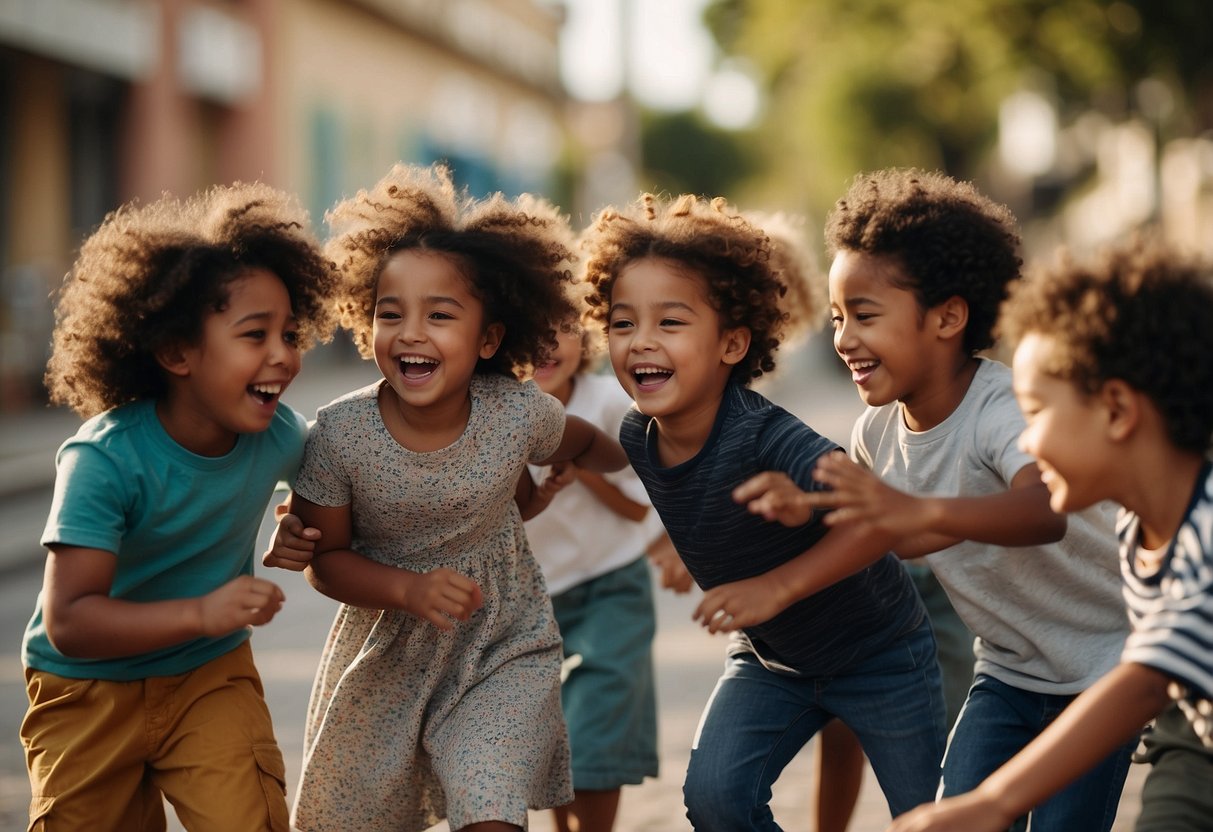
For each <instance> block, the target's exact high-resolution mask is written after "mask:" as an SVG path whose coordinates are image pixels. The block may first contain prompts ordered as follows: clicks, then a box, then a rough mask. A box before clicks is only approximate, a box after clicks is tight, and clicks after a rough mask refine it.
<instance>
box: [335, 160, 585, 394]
mask: <svg viewBox="0 0 1213 832" xmlns="http://www.w3.org/2000/svg"><path fill="white" fill-rule="evenodd" d="M326 219H327V220H328V223H329V226H330V228H331V229H332V231H333V235H334V236H333V237H331V238H330V239H329V241H328V242H327V243H326V244H325V251H326V253H327V254H328V255H329V257H330V258H331V259H332V260H333V261H334V264H335V266H336V268H337V271H338V272H339V273H340V275H341V291H340V296H341V300H340V303H339V307H340V309H341V322H342V324H343V325H344V326H346V327H348V328H349V329H350V331H351V332H353V334H354V342H355V344H357V346H358V351H359V352H360V353H361V354H362V356H363V357H364V358H371V357H373V356H374V345H373V335H372V333H373V330H374V310H375V297H376V292H377V291H378V285H379V275H380V274H381V273H382V271H383V267H384V265H385V264H386V263H387V261H388V259H390V258H391V256H392V255H393V254H395V253H397V252H400V251H408V250H420V251H428V252H435V253H440V254H443V255H445V256H448V257H450V258H451V260H452V262H453V263H454V264H455V265H456V267H457V268H458V269H459V271H460V273H461V274H462V275H463V276H464V277H465V278H466V279H467V280H468V283H469V285H470V287H471V289H472V291H473V292H474V293H475V294H476V296H477V297H478V298H479V299H480V301H481V302H482V303H483V304H484V307H485V316H486V317H485V322H486V323H493V322H495V323H500V324H502V325H503V327H504V329H505V334H504V336H503V338H502V341H501V345H500V347H498V349H497V352H496V353H495V354H494V355H493V356H492V357H491V358H487V359H486V358H482V359H480V360H479V361H478V362H477V365H476V372H478V373H503V374H506V375H513V376H515V377H518V376H519V375H520V374H521V373H522V372H524V370H525V368H527V367H529V366H534V365H536V364H539V363H542V362H543V361H544V360H546V358H547V357H548V356H549V355H550V354H551V351H552V349H553V348H554V345H555V338H556V327H557V326H559V325H560V324H561V322H562V321H565V320H569V319H571V318H575V317H576V309H575V307H574V306H573V303H572V301H571V300H570V298H569V296H568V294H567V293H566V287H567V286H568V285H569V284H570V283H571V282H572V280H573V273H572V269H571V264H572V260H573V256H574V255H573V251H572V239H573V235H572V232H571V230H570V229H569V227H568V221H567V219H566V218H565V217H563V216H562V215H561V214H560V213H559V212H558V211H557V210H556V208H555V207H554V206H552V205H551V204H550V203H548V202H546V201H544V200H542V199H539V198H537V197H533V196H530V195H527V194H524V195H522V196H520V197H518V198H517V199H514V200H507V199H506V198H505V197H504V196H502V195H501V194H499V193H498V194H494V195H492V196H490V197H488V198H485V199H481V200H475V199H472V198H470V197H468V196H466V195H465V194H459V193H457V192H456V190H455V185H454V183H453V182H452V179H451V172H450V169H449V168H447V167H446V166H445V165H441V164H436V165H430V166H428V167H424V166H418V165H405V164H396V165H394V166H393V167H392V169H391V170H390V171H389V172H388V174H387V175H386V176H384V177H383V178H382V179H380V180H379V182H377V183H376V184H375V185H374V187H372V188H370V189H369V190H361V191H359V192H358V193H357V194H356V195H355V196H353V197H352V198H350V199H347V200H344V201H343V202H340V203H338V204H337V205H336V206H334V207H333V209H332V210H331V211H329V212H328V214H327V215H326Z"/></svg>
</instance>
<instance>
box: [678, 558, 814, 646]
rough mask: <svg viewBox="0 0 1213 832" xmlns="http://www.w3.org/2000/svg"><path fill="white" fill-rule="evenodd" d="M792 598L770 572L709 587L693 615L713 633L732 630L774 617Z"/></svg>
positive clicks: (692, 616) (694, 618) (693, 617)
mask: <svg viewBox="0 0 1213 832" xmlns="http://www.w3.org/2000/svg"><path fill="white" fill-rule="evenodd" d="M791 602H792V599H791V598H788V597H787V596H786V594H785V592H784V591H783V587H781V586H779V585H778V584H777V582H776V581H775V580H774V579H772V578H771V576H770V573H769V572H767V573H764V574H762V575H755V576H754V577H753V578H746V579H745V580H744V581H733V582H732V583H728V584H721V585H720V586H714V587H712V588H711V589H709V590H707V591H706V592H704V593H703V600H701V601H700V602H699V606H697V607H696V608H695V612H693V613H692V614H691V618H692V619H693V620H695V621H698V622H699V623H700V624H702V625H703V626H704V627H706V628H707V631H708V632H709V633H731V632H732V631H733V630H740V629H741V628H743V627H753V626H754V625H755V624H761V623H762V622H764V621H770V620H771V619H772V618H774V617H775V616H777V615H779V613H781V612H783V611H784V609H785V608H786V607H787V606H788V604H790V603H791Z"/></svg>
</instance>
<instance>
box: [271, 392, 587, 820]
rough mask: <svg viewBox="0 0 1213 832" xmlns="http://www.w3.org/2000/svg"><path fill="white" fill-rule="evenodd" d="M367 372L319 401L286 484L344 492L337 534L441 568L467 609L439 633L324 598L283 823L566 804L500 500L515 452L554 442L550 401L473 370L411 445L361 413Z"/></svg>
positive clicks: (522, 550)
mask: <svg viewBox="0 0 1213 832" xmlns="http://www.w3.org/2000/svg"><path fill="white" fill-rule="evenodd" d="M384 383H385V382H377V383H376V384H373V385H371V386H369V387H366V388H363V389H361V390H357V391H355V392H353V393H350V394H349V395H347V396H344V397H342V398H340V399H337V400H336V401H334V402H333V403H332V404H330V405H327V406H326V407H324V408H321V409H320V412H319V414H318V418H317V422H316V424H315V426H314V427H313V428H312V432H311V434H310V436H309V437H308V442H307V450H306V452H305V455H304V462H303V467H302V469H301V470H300V473H299V478H298V482H297V483H296V486H295V489H296V492H297V493H298V494H299V495H300V496H301V497H303V498H305V499H307V500H309V501H311V502H313V503H317V504H319V505H326V506H341V505H346V504H349V505H350V506H351V514H352V538H353V540H352V547H353V549H354V550H355V551H357V552H359V553H360V554H362V555H364V556H365V557H368V558H370V559H372V560H375V561H377V562H380V563H386V564H392V565H395V566H399V567H402V568H406V569H410V570H414V571H418V572H422V571H429V570H432V569H436V568H438V567H447V568H449V569H452V570H454V571H456V572H459V573H461V574H463V575H466V576H467V577H469V578H471V579H472V580H474V581H476V583H477V584H478V585H479V586H480V589H481V592H482V594H483V596H484V605H483V606H482V607H481V608H480V609H479V610H477V611H476V612H475V613H473V615H472V616H471V618H470V620H468V621H466V622H460V621H456V622H455V626H454V629H453V630H451V631H449V632H444V631H442V630H439V629H438V628H437V627H435V626H434V625H433V624H431V623H429V622H428V621H425V620H422V619H420V618H416V617H414V616H412V615H410V614H408V613H405V612H402V611H397V610H372V609H362V608H359V607H353V606H349V605H347V604H343V605H341V607H340V608H339V610H338V612H337V617H336V620H335V621H334V622H333V626H332V629H331V630H330V631H329V635H328V639H327V642H326V644H325V647H324V653H323V655H322V657H321V659H320V667H319V669H318V671H317V674H316V681H315V683H314V685H313V687H312V696H311V702H310V704H309V706H308V718H307V727H306V731H305V734H304V763H303V774H302V778H301V780H300V784H299V794H298V797H297V799H296V802H295V811H294V823H295V826H296V827H297V828H298V829H300V830H303V832H332V830H338V829H342V830H344V829H358V830H402V831H405V830H422V829H426V828H428V827H430V826H432V825H433V824H435V823H437V822H438V821H440V820H441V819H442V818H444V817H446V818H448V819H449V822H450V827H451V829H460V828H462V827H464V826H466V825H468V824H470V823H474V822H479V821H486V820H500V821H505V822H508V823H513V824H517V825H518V826H521V827H523V828H526V825H527V809H528V807H529V808H532V809H543V808H549V807H552V806H558V805H561V804H564V803H567V802H569V801H570V800H571V799H572V797H573V793H572V786H571V782H570V774H569V749H568V738H567V734H566V731H565V725H564V719H563V716H562V715H561V709H560V662H561V643H560V634H559V631H558V630H557V627H556V623H555V620H554V618H553V616H552V608H551V602H550V600H549V598H548V594H547V590H546V587H545V585H544V582H543V576H542V574H541V572H540V570H539V567H538V565H537V564H536V562H535V559H534V557H533V556H532V555H531V550H530V547H529V546H528V545H527V540H526V536H525V534H524V532H523V526H522V520H521V518H520V516H519V514H518V510H517V507H516V506H515V504H514V487H515V484H516V481H517V479H518V475H519V473H520V472H521V471H522V469H523V467H524V465H525V464H526V463H527V462H528V461H530V462H536V461H538V460H542V459H544V458H546V457H547V456H549V455H550V454H551V453H553V452H554V451H555V449H556V448H557V446H558V445H559V443H560V438H561V435H562V433H563V430H564V412H563V409H562V407H561V405H560V402H559V401H558V400H556V399H555V398H553V397H551V396H548V395H547V394H545V393H543V392H542V391H540V390H539V388H538V387H537V386H535V385H534V383H531V382H528V383H525V384H523V383H520V382H517V381H515V380H514V379H512V378H509V377H506V376H499V375H477V376H475V377H474V378H473V380H472V386H471V398H472V402H471V412H470V415H469V417H468V424H467V428H466V429H465V430H464V432H463V434H462V436H460V438H459V439H457V440H456V441H455V442H454V443H452V444H451V445H449V446H448V447H446V448H443V449H441V450H437V451H431V452H426V453H417V452H414V451H410V450H408V449H407V448H404V447H403V446H401V445H400V444H399V443H398V442H397V441H396V440H395V439H394V438H393V437H392V436H391V434H390V433H389V432H388V430H387V427H386V426H385V425H384V423H383V419H382V417H381V416H380V413H379V406H378V392H379V388H380V386H381V385H382V384H384Z"/></svg>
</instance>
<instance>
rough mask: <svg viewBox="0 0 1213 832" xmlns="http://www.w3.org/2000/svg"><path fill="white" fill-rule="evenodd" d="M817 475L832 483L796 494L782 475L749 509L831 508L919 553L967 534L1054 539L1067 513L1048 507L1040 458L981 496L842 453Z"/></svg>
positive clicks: (993, 539) (833, 519) (1020, 542)
mask: <svg viewBox="0 0 1213 832" xmlns="http://www.w3.org/2000/svg"><path fill="white" fill-rule="evenodd" d="M760 476H763V475H760ZM813 476H814V478H815V479H817V480H818V481H819V482H822V483H825V484H826V485H829V486H830V488H831V490H830V491H812V492H805V491H801V492H800V494H799V495H797V494H796V493H795V484H794V483H791V482H790V480H789V481H787V482H781V483H780V484H779V486H778V487H779V489H780V491H781V493H780V494H779V495H778V496H775V497H766V495H760V497H765V498H766V499H765V501H764V500H762V499H756V500H755V505H752V506H751V511H755V512H756V513H760V514H763V515H764V516H767V517H768V519H779V520H781V521H782V522H787V521H786V520H784V515H790V516H792V517H793V519H795V518H796V517H800V516H804V517H805V520H807V515H808V513H809V511H811V510H814V509H829V508H832V509H833V511H831V512H830V513H829V514H828V515H826V518H825V523H826V525H829V526H840V525H844V524H848V523H862V524H867V525H871V526H874V527H876V528H878V529H880V530H882V531H884V532H886V533H888V534H889V535H891V536H892V537H893V538H894V539H895V540H896V541H897V543H896V545H894V547H893V548H894V551H896V553H897V554H898V555H899V556H901V557H903V558H916V557H921V556H923V555H925V554H930V553H931V552H937V551H939V550H940V549H944V548H946V547H948V546H951V545H953V544H955V543H958V542H960V541H962V540H975V541H978V542H981V543H991V544H994V545H997V546H1033V545H1039V544H1043V543H1052V542H1054V541H1057V540H1060V539H1061V537H1062V536H1063V535H1064V534H1065V530H1066V519H1065V517H1064V516H1062V515H1059V514H1055V513H1054V512H1053V510H1052V509H1050V508H1049V492H1048V489H1047V488H1045V486H1044V485H1043V484H1042V483H1041V482H1040V474H1039V471H1038V470H1037V468H1036V465H1035V464H1030V465H1025V466H1024V467H1023V468H1021V469H1020V470H1019V471H1018V472H1017V473H1016V474H1015V476H1014V478H1012V480H1011V484H1010V488H1008V489H1007V490H1006V491H1003V492H1001V493H998V494H991V495H986V496H981V497H919V496H915V495H913V494H907V493H905V492H903V491H899V490H897V489H895V488H893V487H891V486H889V485H886V484H885V483H884V482H882V481H881V479H880V478H879V477H877V476H876V475H875V474H873V473H872V472H871V471H868V470H867V469H866V468H863V467H862V466H860V465H858V464H856V463H855V462H853V461H852V460H850V459H848V458H847V457H846V455H845V454H842V453H837V454H829V455H828V456H824V457H822V458H821V459H820V460H818V462H817V467H816V469H815V470H814V472H813ZM755 479H757V478H755ZM747 485H748V484H747ZM743 487H744V486H743ZM772 502H776V503H778V508H775V507H773V506H772V505H771V504H772ZM798 511H799V513H797V512H798ZM805 520H801V522H805ZM788 525H793V524H792V523H788Z"/></svg>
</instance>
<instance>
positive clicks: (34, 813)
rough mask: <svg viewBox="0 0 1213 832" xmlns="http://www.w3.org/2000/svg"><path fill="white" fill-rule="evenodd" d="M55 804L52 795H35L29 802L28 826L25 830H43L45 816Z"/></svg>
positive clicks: (43, 831)
mask: <svg viewBox="0 0 1213 832" xmlns="http://www.w3.org/2000/svg"><path fill="white" fill-rule="evenodd" d="M54 805H55V798H53V797H35V798H33V799H32V800H30V802H29V826H27V827H26V832H45V830H46V818H47V815H49V814H50V813H51V807H52V806H54Z"/></svg>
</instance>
